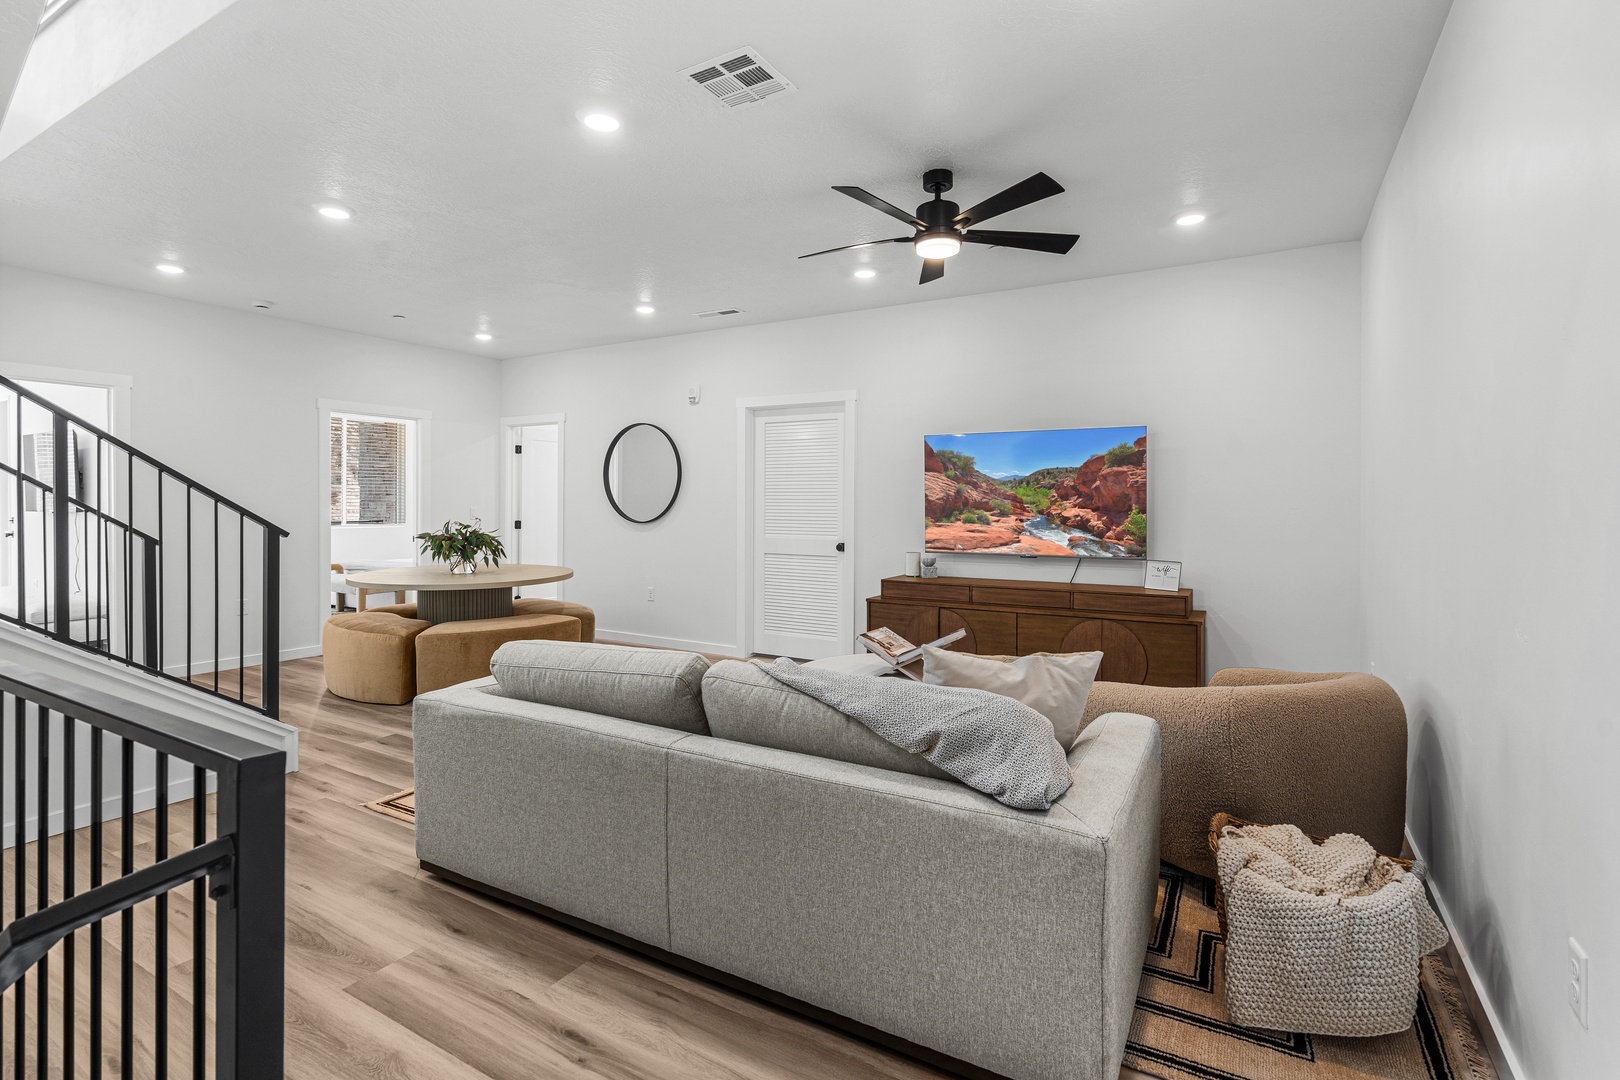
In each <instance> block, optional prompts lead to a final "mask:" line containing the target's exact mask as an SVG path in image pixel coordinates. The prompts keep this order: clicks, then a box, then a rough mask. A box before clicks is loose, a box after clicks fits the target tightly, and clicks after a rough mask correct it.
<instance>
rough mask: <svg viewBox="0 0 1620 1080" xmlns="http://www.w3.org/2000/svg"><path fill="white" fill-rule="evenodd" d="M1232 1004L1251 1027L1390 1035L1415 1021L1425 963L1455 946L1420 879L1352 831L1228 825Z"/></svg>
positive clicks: (1224, 876)
mask: <svg viewBox="0 0 1620 1080" xmlns="http://www.w3.org/2000/svg"><path fill="white" fill-rule="evenodd" d="M1215 863H1216V868H1217V872H1218V873H1219V876H1220V884H1221V889H1222V891H1223V892H1224V894H1225V900H1226V921H1227V933H1226V1008H1227V1013H1228V1015H1229V1016H1230V1017H1231V1019H1232V1020H1233V1021H1234V1022H1235V1023H1238V1024H1242V1025H1244V1026H1245V1027H1259V1028H1271V1029H1273V1030H1276V1031H1296V1032H1305V1033H1308V1034H1314V1035H1388V1034H1392V1033H1394V1032H1397V1031H1404V1030H1406V1029H1407V1028H1408V1027H1410V1026H1411V1024H1412V1016H1413V1013H1414V1012H1415V1010H1416V1007H1417V995H1418V961H1419V960H1420V959H1421V958H1422V957H1423V956H1424V954H1426V953H1430V952H1433V951H1434V950H1435V949H1438V948H1440V947H1441V946H1442V945H1444V944H1445V943H1446V928H1445V926H1444V925H1443V924H1442V923H1441V922H1440V919H1439V918H1438V917H1437V916H1436V915H1435V913H1434V911H1433V909H1432V908H1430V907H1429V900H1428V897H1427V896H1426V895H1425V894H1424V891H1423V881H1422V879H1421V878H1420V877H1419V876H1418V874H1416V873H1413V872H1410V871H1407V870H1405V869H1403V868H1402V867H1400V866H1399V865H1397V864H1396V863H1395V862H1394V861H1393V860H1391V859H1388V858H1385V857H1384V856H1382V855H1379V854H1378V853H1377V852H1376V851H1374V850H1373V849H1372V847H1371V845H1369V844H1368V843H1367V842H1366V841H1365V840H1363V839H1361V838H1360V837H1359V836H1353V835H1351V834H1349V833H1341V834H1339V835H1338V836H1333V837H1329V838H1328V839H1327V840H1326V841H1324V842H1322V843H1316V842H1314V841H1312V840H1311V838H1309V837H1307V836H1306V835H1305V834H1304V833H1302V832H1300V831H1299V830H1298V829H1296V828H1295V827H1294V826H1292V825H1245V826H1226V827H1225V828H1223V829H1222V830H1221V834H1220V843H1219V848H1218V850H1217V851H1216V853H1215Z"/></svg>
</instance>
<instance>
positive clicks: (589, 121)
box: [579, 112, 619, 131]
mask: <svg viewBox="0 0 1620 1080" xmlns="http://www.w3.org/2000/svg"><path fill="white" fill-rule="evenodd" d="M579 122H580V123H582V124H584V125H585V126H586V127H588V128H590V129H591V130H592V131H618V130H619V118H618V117H617V116H613V115H612V114H610V113H605V112H587V113H581V114H580V117H579Z"/></svg>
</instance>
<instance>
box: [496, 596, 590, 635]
mask: <svg viewBox="0 0 1620 1080" xmlns="http://www.w3.org/2000/svg"><path fill="white" fill-rule="evenodd" d="M512 610H513V611H514V612H515V613H517V614H519V615H567V616H570V617H571V618H575V619H578V620H579V640H581V641H583V642H585V643H586V644H587V645H588V644H590V643H591V642H593V641H595V640H596V612H594V611H592V610H591V609H590V608H588V607H586V606H585V605H584V604H570V603H569V602H568V601H566V600H542V599H538V598H536V599H532V600H523V599H518V600H514V601H512Z"/></svg>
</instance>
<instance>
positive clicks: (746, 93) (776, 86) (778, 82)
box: [681, 45, 798, 109]
mask: <svg viewBox="0 0 1620 1080" xmlns="http://www.w3.org/2000/svg"><path fill="white" fill-rule="evenodd" d="M681 74H682V75H685V76H686V77H687V78H688V79H691V80H692V81H693V82H694V83H696V84H697V85H698V86H700V87H702V88H703V89H704V91H706V92H707V93H709V94H711V95H713V96H714V98H715V100H717V101H719V102H720V104H722V105H724V106H725V107H726V108H728V109H740V108H743V107H744V106H747V105H758V104H759V103H760V102H762V101H765V100H766V99H768V98H772V97H775V96H777V95H779V94H786V93H791V92H792V91H794V90H797V89H798V87H797V86H794V85H793V84H792V83H790V82H788V81H787V80H786V79H784V78H782V76H781V74H780V73H779V72H778V71H777V70H776V67H775V65H772V64H767V63H766V62H765V58H764V57H762V56H760V55H759V51H758V50H757V49H753V48H750V47H748V46H746V45H745V46H743V47H742V48H741V49H735V50H733V51H731V52H728V53H721V54H720V55H719V56H717V57H715V58H714V59H713V60H707V61H705V62H703V63H701V64H699V65H697V66H696V67H689V68H687V69H686V70H685V71H683V72H681Z"/></svg>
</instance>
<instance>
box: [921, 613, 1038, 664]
mask: <svg viewBox="0 0 1620 1080" xmlns="http://www.w3.org/2000/svg"><path fill="white" fill-rule="evenodd" d="M958 630H966V631H967V636H966V637H964V638H962V639H961V640H960V641H953V642H952V643H951V644H950V645H949V646H947V648H949V649H951V650H952V651H954V652H965V653H978V654H979V655H981V656H1015V655H1017V653H1018V615H1017V613H1016V612H1012V611H978V610H975V609H973V608H948V607H942V608H940V609H939V633H938V634H936V635H935V637H943V636H945V635H946V634H954V633H955V632H956V631H958ZM926 640H930V641H931V640H933V639H932V638H929V639H926ZM917 644H919V645H921V644H922V642H920V641H919V642H918V643H917Z"/></svg>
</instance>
